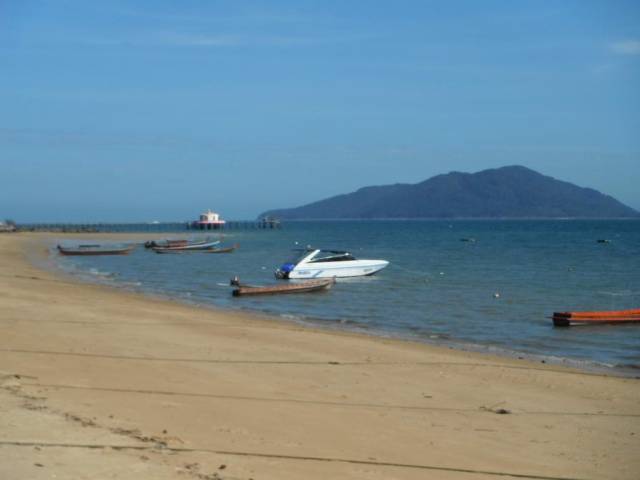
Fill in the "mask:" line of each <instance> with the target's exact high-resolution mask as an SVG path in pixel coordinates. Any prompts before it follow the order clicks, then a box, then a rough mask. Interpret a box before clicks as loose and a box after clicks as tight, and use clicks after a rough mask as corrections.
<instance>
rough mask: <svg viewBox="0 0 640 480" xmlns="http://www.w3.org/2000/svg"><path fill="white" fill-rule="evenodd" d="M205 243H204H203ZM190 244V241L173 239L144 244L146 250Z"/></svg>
mask: <svg viewBox="0 0 640 480" xmlns="http://www.w3.org/2000/svg"><path fill="white" fill-rule="evenodd" d="M202 243H204V242H202ZM188 244H189V240H184V239H177V240H172V239H167V240H160V241H157V242H156V241H155V240H150V241H148V242H144V248H153V247H183V246H185V245H188Z"/></svg>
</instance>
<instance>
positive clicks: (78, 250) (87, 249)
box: [57, 245, 136, 255]
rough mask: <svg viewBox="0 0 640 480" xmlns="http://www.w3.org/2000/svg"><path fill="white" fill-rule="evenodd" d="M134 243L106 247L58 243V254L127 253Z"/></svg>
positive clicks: (130, 250)
mask: <svg viewBox="0 0 640 480" xmlns="http://www.w3.org/2000/svg"><path fill="white" fill-rule="evenodd" d="M134 248H136V246H135V245H127V246H123V247H106V246H104V245H78V246H77V247H63V246H62V245H58V246H57V249H58V252H59V253H60V255H129V254H130V253H131V252H132V251H133V249H134Z"/></svg>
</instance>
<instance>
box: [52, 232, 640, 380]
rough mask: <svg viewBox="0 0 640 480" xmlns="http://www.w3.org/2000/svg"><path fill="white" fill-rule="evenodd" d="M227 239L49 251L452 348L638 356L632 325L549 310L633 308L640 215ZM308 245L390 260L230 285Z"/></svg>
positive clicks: (116, 276)
mask: <svg viewBox="0 0 640 480" xmlns="http://www.w3.org/2000/svg"><path fill="white" fill-rule="evenodd" d="M130 228H131V230H132V231H133V230H136V227H135V226H131V227H130ZM186 235H187V233H185V232H179V233H176V234H174V235H167V234H159V238H162V237H167V236H172V237H174V238H175V237H178V236H186ZM463 238H473V239H475V242H464V241H461V239H463ZM598 239H608V240H610V243H598V242H597V240H598ZM224 242H225V244H227V243H236V242H237V243H239V244H240V249H239V250H237V251H236V252H235V253H233V254H228V255H204V254H190V255H158V254H155V253H153V252H151V251H145V250H144V249H143V248H141V247H140V248H138V249H137V250H136V251H134V252H133V253H132V254H131V255H130V256H123V257H119V256H118V257H85V258H82V257H58V258H57V259H56V262H58V264H59V266H61V267H62V268H64V269H65V270H66V271H68V272H72V273H74V274H79V275H82V276H83V277H91V278H93V279H94V280H96V281H102V282H108V283H115V284H118V285H121V286H124V287H127V288H133V289H136V290H141V291H146V292H152V293H160V294H164V295H169V296H171V297H174V298H177V299H182V300H184V301H188V302H192V303H197V304H205V305H207V304H210V305H216V306H221V307H226V308H232V309H249V310H258V311H262V312H268V313H272V314H276V315H280V316H282V317H285V318H289V319H291V320H293V321H301V322H310V323H312V324H315V325H321V326H331V327H334V328H344V329H356V330H361V331H366V332H369V333H372V334H378V335H391V336H399V337H404V338H411V339H414V340H420V341H426V342H433V343H440V344H442V343H444V344H448V345H454V346H457V347H461V348H472V349H486V350H490V351H493V352H497V353H507V354H525V355H533V356H540V357H544V358H546V359H551V360H555V361H562V360H563V359H568V360H572V361H575V362H577V363H578V364H580V363H581V362H588V363H589V364H590V363H595V364H602V365H608V366H616V367H618V368H621V366H625V368H639V367H640V325H627V326H594V327H576V328H568V329H559V328H553V327H552V325H551V320H550V319H549V318H548V317H549V316H550V315H551V314H552V312H553V311H558V310H609V309H624V308H640V221H575V220H572V221H371V222H365V221H362V222H355V221H354V222H292V223H287V224H285V226H284V228H283V229H281V230H266V231H265V230H246V231H242V230H240V231H231V232H227V233H225V237H224ZM91 243H95V241H92V242H91ZM306 245H313V246H317V247H322V248H330V249H346V250H349V251H351V252H352V253H353V254H354V255H355V256H356V257H360V258H381V259H386V260H389V261H390V262H391V265H390V266H389V267H388V268H387V269H385V270H383V271H382V272H380V273H379V274H377V275H376V276H373V277H363V278H356V279H346V280H342V281H339V283H338V284H337V285H336V286H335V287H334V289H332V290H331V291H329V292H325V293H317V294H306V295H284V296H272V297H256V298H235V297H232V296H231V289H230V287H229V286H228V283H229V279H230V278H231V277H233V276H235V275H239V276H240V278H241V280H242V281H243V282H245V283H250V284H265V283H271V282H275V279H274V278H273V271H274V270H275V269H276V268H277V267H278V266H279V265H280V264H281V263H283V261H284V260H285V259H287V258H288V257H289V256H290V254H291V249H292V248H295V247H296V246H306ZM496 293H497V294H499V297H498V298H496V296H495V294H496ZM572 363H573V362H572Z"/></svg>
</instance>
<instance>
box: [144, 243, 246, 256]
mask: <svg viewBox="0 0 640 480" xmlns="http://www.w3.org/2000/svg"><path fill="white" fill-rule="evenodd" d="M238 247H240V245H239V244H237V243H236V244H234V245H232V246H230V247H223V248H216V247H208V248H186V249H185V248H157V247H156V248H154V249H153V251H154V252H156V253H163V254H164V253H175V254H178V253H232V252H234V251H235V250H237V249H238Z"/></svg>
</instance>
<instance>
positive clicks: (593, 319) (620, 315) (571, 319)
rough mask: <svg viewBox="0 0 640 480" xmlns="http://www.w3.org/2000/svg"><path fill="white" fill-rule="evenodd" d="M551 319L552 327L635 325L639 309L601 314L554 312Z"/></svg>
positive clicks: (603, 312) (638, 317)
mask: <svg viewBox="0 0 640 480" xmlns="http://www.w3.org/2000/svg"><path fill="white" fill-rule="evenodd" d="M552 319H553V325H554V326H556V327H570V326H574V325H601V324H607V323H636V322H640V309H637V308H636V309H631V310H610V311H601V312H554V313H553V317H552Z"/></svg>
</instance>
